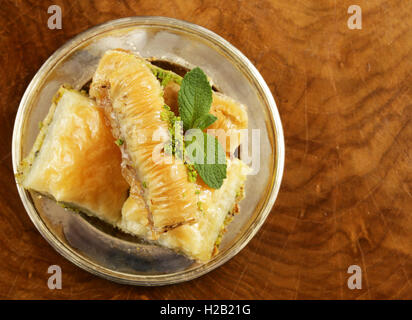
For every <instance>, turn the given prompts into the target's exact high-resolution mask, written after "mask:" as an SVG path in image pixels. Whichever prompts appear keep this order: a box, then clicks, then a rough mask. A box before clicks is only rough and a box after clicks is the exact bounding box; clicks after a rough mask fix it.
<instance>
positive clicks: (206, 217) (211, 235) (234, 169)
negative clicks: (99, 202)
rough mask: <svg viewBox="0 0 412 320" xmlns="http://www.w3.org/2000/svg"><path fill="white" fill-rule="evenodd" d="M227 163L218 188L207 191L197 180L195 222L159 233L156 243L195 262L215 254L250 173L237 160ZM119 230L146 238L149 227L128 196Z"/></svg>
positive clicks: (139, 206)
mask: <svg viewBox="0 0 412 320" xmlns="http://www.w3.org/2000/svg"><path fill="white" fill-rule="evenodd" d="M227 164H228V168H227V178H226V179H225V180H224V182H223V185H222V186H221V187H220V188H219V189H211V188H209V187H207V186H206V185H205V184H204V183H202V182H201V181H199V180H198V182H197V184H196V185H197V196H198V198H197V205H198V207H199V209H200V213H199V217H198V219H197V222H196V223H193V224H187V225H182V226H180V227H178V228H175V229H173V230H170V231H168V232H166V233H162V234H161V235H160V236H159V238H158V239H157V243H159V244H161V245H163V246H165V247H168V248H171V249H174V250H176V251H179V252H182V253H184V254H186V255H187V256H189V257H190V258H192V259H195V260H199V261H207V260H209V259H210V258H211V257H212V256H213V254H214V253H216V252H217V250H216V249H217V247H218V245H219V241H220V238H221V236H222V234H223V232H224V230H225V227H226V225H227V224H228V223H229V222H230V220H231V218H232V216H233V215H234V214H236V213H237V212H238V202H239V201H240V200H241V199H242V197H243V186H244V183H245V180H246V175H247V173H248V172H249V170H250V169H249V167H248V166H246V165H245V164H244V163H243V162H242V161H240V160H239V159H233V160H230V159H228V161H227ZM119 228H120V229H122V230H123V231H125V232H127V233H130V234H133V235H137V236H140V237H143V238H147V236H148V235H149V234H150V227H149V222H148V220H147V215H146V211H145V207H144V206H142V203H141V202H139V201H136V200H135V199H134V198H132V197H129V198H128V199H127V201H126V202H125V204H124V206H123V210H122V220H121V221H120V223H119Z"/></svg>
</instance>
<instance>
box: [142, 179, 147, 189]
mask: <svg viewBox="0 0 412 320" xmlns="http://www.w3.org/2000/svg"><path fill="white" fill-rule="evenodd" d="M142 186H143V188H145V189H147V183H146V181H143V183H142Z"/></svg>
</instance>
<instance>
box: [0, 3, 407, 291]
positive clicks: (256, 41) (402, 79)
mask: <svg viewBox="0 0 412 320" xmlns="http://www.w3.org/2000/svg"><path fill="white" fill-rule="evenodd" d="M352 2H353V1H346V0H344V1H336V0H335V1H326V0H322V1H318V0H316V1H315V0H299V1H286V0H285V1H280V0H277V1H268V0H260V1H246V0H243V1H240V0H239V1H183V0H182V1H176V2H171V1H160V0H157V1H132V0H129V1H109V0H93V1H85V0H70V1H61V0H53V1H42V2H40V1H34V0H24V1H23V0H14V1H11V0H10V1H9V0H6V1H4V0H3V1H2V3H1V7H0V43H1V51H0V66H1V71H2V72H1V76H0V87H1V93H2V95H1V99H0V117H1V122H2V125H1V129H0V132H1V137H2V138H1V142H0V179H1V184H0V297H1V298H16V299H21V298H24V299H25V298H64V299H66V298H86V299H90V298H99V299H100V298H109V299H118V298H123V299H176V298H177V299H192V298H194V299H200V298H203V299H209V298H210V299H226V298H241V299H244V298H251V299H254V298H257V299H277V298H279V299H302V298H311V299H312V298H321V299H325V298H330V299H342V298H350V299H351V298H360V299H370V298H377V299H386V298H409V299H410V298H412V283H411V281H412V280H411V279H412V151H411V149H412V102H411V98H412V76H411V71H412V18H411V13H412V2H411V1H403V0H399V1H395V0H387V1H385V0H376V1H357V2H356V4H358V5H360V7H361V8H362V15H363V16H362V18H363V20H362V29H361V30H351V29H349V28H348V24H347V21H348V19H349V17H350V14H348V7H349V6H350V5H351V4H353V3H352ZM40 3H41V4H40ZM52 4H57V5H60V6H61V8H62V11H63V29H62V30H50V29H48V27H47V20H48V18H49V16H50V14H48V13H47V8H48V6H49V5H52ZM134 15H159V16H169V17H174V18H179V19H183V20H187V21H190V22H194V23H196V24H199V25H201V26H204V27H206V28H208V29H210V30H212V31H214V32H216V33H218V34H219V35H221V36H222V37H224V38H225V39H227V40H228V41H230V42H231V43H232V44H233V45H235V46H236V47H237V48H239V49H240V50H241V51H242V52H243V53H244V54H245V55H246V56H247V57H249V59H250V60H251V61H252V62H253V63H254V64H255V65H256V67H257V68H258V69H259V71H260V72H261V73H262V75H263V77H264V78H265V79H266V81H267V83H268V85H269V86H270V89H271V90H272V92H273V94H274V97H275V100H276V102H277V105H278V108H279V112H280V115H281V118H282V121H283V126H284V132H285V139H286V166H285V174H284V179H283V183H282V187H281V190H280V193H279V197H278V199H277V201H276V205H275V206H274V208H273V210H272V213H271V215H270V216H269V218H268V219H267V221H266V223H265V224H264V226H263V227H262V229H261V230H260V231H259V232H258V234H257V235H256V236H255V238H254V239H253V240H252V241H251V242H250V243H249V245H248V246H247V247H246V248H245V249H244V250H243V251H242V252H241V253H239V254H238V255H237V256H236V257H235V258H233V259H232V260H230V261H229V262H228V263H226V264H225V265H223V266H222V267H220V268H218V269H217V270H215V271H213V272H211V273H209V274H207V275H205V276H203V277H201V278H199V279H196V280H193V281H190V282H188V283H183V284H178V285H173V286H167V287H158V288H144V287H132V286H126V285H118V284H115V283H111V282H109V281H106V280H103V279H100V278H97V277H95V276H93V275H91V274H89V273H87V272H85V271H83V270H81V269H79V268H77V267H76V266H74V265H73V264H71V263H70V262H68V261H67V260H65V259H64V258H63V257H62V256H60V255H59V254H58V253H56V252H55V251H54V250H53V249H52V247H51V246H50V245H48V244H47V242H46V241H45V240H44V239H43V238H42V237H41V236H40V234H39V233H38V232H37V230H36V229H35V227H34V225H33V224H32V223H31V221H30V219H29V217H28V215H27V214H26V212H25V210H24V208H23V205H22V203H21V202H20V199H19V196H18V194H17V190H16V187H15V182H14V178H13V172H12V165H11V155H10V153H11V138H12V130H13V124H14V118H15V115H16V111H17V107H18V104H19V101H20V99H21V97H22V95H23V93H24V90H25V89H26V86H27V85H28V83H29V81H30V80H31V78H32V77H33V76H34V74H35V73H36V71H37V70H38V69H39V67H40V66H41V64H42V63H43V62H44V61H45V60H46V59H47V57H49V55H51V54H52V53H53V52H54V51H55V50H56V49H57V48H59V47H60V46H61V45H62V44H64V43H65V42H66V41H67V40H68V39H70V38H71V37H73V36H75V35H76V34H78V33H79V32H81V31H84V30H86V29H88V28H90V27H92V26H94V25H96V24H99V23H102V22H105V21H108V20H111V19H116V18H120V17H126V16H134ZM51 264H58V265H60V266H61V267H62V270H63V289H62V290H54V291H52V290H49V289H48V287H47V279H48V277H49V274H47V268H48V267H49V266H50V265H51ZM350 265H358V266H359V267H360V268H361V270H362V289H360V290H358V289H354V290H350V289H349V288H348V286H347V280H348V278H349V277H350V276H351V274H348V273H347V271H348V267H349V266H350Z"/></svg>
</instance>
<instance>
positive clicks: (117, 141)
mask: <svg viewBox="0 0 412 320" xmlns="http://www.w3.org/2000/svg"><path fill="white" fill-rule="evenodd" d="M114 143H115V144H117V145H118V146H121V145H122V144H123V143H124V141H123V140H122V139H117V140H116V141H115V142H114Z"/></svg>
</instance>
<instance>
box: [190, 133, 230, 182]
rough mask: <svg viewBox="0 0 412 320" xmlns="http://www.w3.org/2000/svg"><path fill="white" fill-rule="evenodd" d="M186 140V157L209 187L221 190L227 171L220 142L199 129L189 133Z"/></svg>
mask: <svg viewBox="0 0 412 320" xmlns="http://www.w3.org/2000/svg"><path fill="white" fill-rule="evenodd" d="M185 140H186V142H187V144H186V152H187V153H186V156H187V158H188V160H189V161H190V162H191V163H192V164H193V166H194V168H195V170H196V171H197V173H198V174H199V175H200V177H201V178H202V179H203V181H204V182H205V183H206V184H207V185H208V186H209V187H211V188H213V189H219V188H220V187H221V186H222V184H223V180H224V179H225V178H226V169H227V165H226V155H225V151H224V150H223V147H222V146H221V145H220V143H219V140H218V139H217V138H216V137H214V136H211V135H208V134H207V133H204V132H202V131H200V130H199V129H194V130H190V131H189V132H187V134H186V136H185ZM188 140H190V141H189V142H188Z"/></svg>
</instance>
